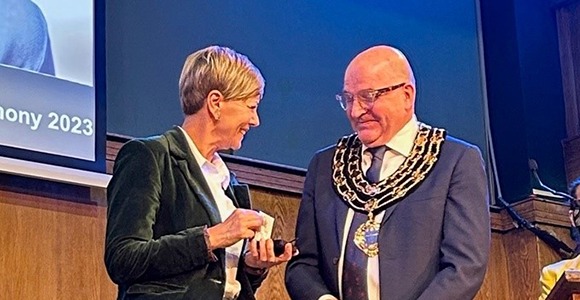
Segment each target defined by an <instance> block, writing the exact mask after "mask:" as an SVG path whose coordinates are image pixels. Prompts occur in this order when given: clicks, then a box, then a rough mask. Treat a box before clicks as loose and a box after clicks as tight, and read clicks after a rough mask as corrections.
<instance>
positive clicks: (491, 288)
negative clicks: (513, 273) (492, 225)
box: [475, 232, 510, 300]
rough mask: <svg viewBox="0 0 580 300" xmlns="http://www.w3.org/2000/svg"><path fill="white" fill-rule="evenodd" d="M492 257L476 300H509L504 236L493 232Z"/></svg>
mask: <svg viewBox="0 0 580 300" xmlns="http://www.w3.org/2000/svg"><path fill="white" fill-rule="evenodd" d="M490 250H491V251H490V252H491V255H490V256H489V264H488V266H487V272H486V274H485V278H484V280H483V285H482V286H481V289H480V290H479V292H478V293H477V295H476V296H475V300H497V299H508V297H509V291H510V284H509V280H508V279H509V273H508V270H507V268H506V266H507V256H508V255H507V253H506V250H505V247H504V243H503V235H502V234H500V233H496V232H493V233H492V235H491V246H490Z"/></svg>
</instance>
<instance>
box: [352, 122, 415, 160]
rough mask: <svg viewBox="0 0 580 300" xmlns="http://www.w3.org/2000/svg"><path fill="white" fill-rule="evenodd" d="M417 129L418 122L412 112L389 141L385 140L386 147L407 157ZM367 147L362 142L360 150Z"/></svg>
mask: <svg viewBox="0 0 580 300" xmlns="http://www.w3.org/2000/svg"><path fill="white" fill-rule="evenodd" d="M418 131H419V123H418V122H417V116H415V115H414V114H413V117H412V118H411V120H409V122H407V124H405V126H403V128H401V130H399V131H398V132H397V133H396V134H395V136H393V138H391V140H390V141H388V142H387V147H388V149H390V150H393V151H396V152H397V153H399V154H400V155H403V156H404V157H409V155H410V154H411V150H413V146H414V144H415V137H416V136H417V132H418ZM366 149H368V147H367V146H365V145H364V144H363V146H362V151H363V153H364V151H365V150H366Z"/></svg>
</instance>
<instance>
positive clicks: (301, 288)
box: [286, 156, 332, 300]
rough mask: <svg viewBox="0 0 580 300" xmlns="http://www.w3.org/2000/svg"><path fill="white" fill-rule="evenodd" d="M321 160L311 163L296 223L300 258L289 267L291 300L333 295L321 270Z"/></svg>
mask: <svg viewBox="0 0 580 300" xmlns="http://www.w3.org/2000/svg"><path fill="white" fill-rule="evenodd" d="M317 157H318V156H315V157H314V158H313V160H312V161H311V162H310V166H309V167H308V172H307V174H306V179H305V182H304V191H303V193H302V201H301V202H300V209H299V211H298V220H297V222H296V238H297V241H296V247H297V248H298V251H299V254H298V255H296V256H294V257H293V258H292V259H291V260H290V262H289V263H288V265H287V267H286V289H287V290H288V294H289V295H290V298H291V299H300V300H310V299H312V300H316V299H318V298H320V297H321V296H322V295H325V294H332V293H331V292H330V291H329V289H328V288H327V287H326V284H325V283H324V280H323V279H322V276H321V275H320V270H319V259H320V257H319V253H318V251H319V248H318V246H317V245H318V240H319V238H318V230H317V229H316V213H315V209H314V201H315V198H316V191H315V182H316V177H317V168H318V166H317V164H318V159H317Z"/></svg>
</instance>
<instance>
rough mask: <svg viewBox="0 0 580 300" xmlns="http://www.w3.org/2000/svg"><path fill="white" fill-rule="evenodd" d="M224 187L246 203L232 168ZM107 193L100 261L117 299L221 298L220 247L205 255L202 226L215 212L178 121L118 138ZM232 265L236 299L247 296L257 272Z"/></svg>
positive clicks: (238, 202) (251, 295) (241, 203)
mask: <svg viewBox="0 0 580 300" xmlns="http://www.w3.org/2000/svg"><path fill="white" fill-rule="evenodd" d="M226 194H227V195H228V196H229V197H230V198H231V199H232V200H233V202H234V204H235V205H236V206H237V207H241V208H250V198H249V190H248V186H247V185H239V184H238V183H237V181H236V180H235V178H234V176H232V182H231V184H230V186H229V188H228V190H227V191H226ZM107 200H108V205H109V206H108V216H107V220H108V222H107V236H106V249H105V264H106V267H107V271H108V273H109V276H110V277H111V279H112V280H113V282H115V283H116V284H118V285H119V295H118V299H123V300H125V299H203V300H213V299H216V300H221V299H222V296H223V293H224V287H225V250H224V249H218V250H215V251H214V253H215V255H217V257H218V260H217V261H212V260H211V259H210V256H209V255H208V252H207V245H206V242H205V238H204V234H203V231H204V228H205V226H208V227H211V226H213V225H215V224H217V223H219V222H221V219H220V215H219V211H218V208H217V205H216V203H215V200H214V199H213V196H212V194H211V191H210V188H209V186H208V185H207V182H206V181H205V179H204V177H203V175H202V172H201V169H200V167H199V166H198V164H197V162H196V161H195V158H194V156H193V154H192V153H191V151H190V150H189V147H188V144H187V140H186V138H185V136H184V135H183V133H182V132H181V131H180V129H178V128H173V129H172V130H169V131H167V132H166V133H165V134H164V135H162V136H156V137H151V138H147V139H139V140H133V141H130V142H128V143H127V144H125V145H124V146H123V148H122V149H121V150H120V151H119V154H118V155H117V160H116V162H115V167H114V171H113V178H112V179H111V182H110V183H109V186H108V188H107ZM239 267H240V268H239V269H238V276H237V279H238V281H239V282H240V283H241V285H242V291H241V293H240V296H239V298H238V299H254V291H255V290H256V289H257V288H258V286H259V284H260V283H261V281H262V280H263V278H256V277H253V276H251V275H249V274H246V273H245V272H244V271H243V270H244V268H243V259H240V266H239Z"/></svg>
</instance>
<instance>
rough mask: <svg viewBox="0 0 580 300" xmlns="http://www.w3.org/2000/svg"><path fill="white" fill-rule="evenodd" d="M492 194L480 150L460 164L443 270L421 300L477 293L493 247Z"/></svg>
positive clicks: (449, 205)
mask: <svg viewBox="0 0 580 300" xmlns="http://www.w3.org/2000/svg"><path fill="white" fill-rule="evenodd" d="M488 199H489V192H488V188H487V181H486V176H485V171H484V167H483V160H482V158H481V154H480V153H479V150H478V149H477V148H475V147H468V148H466V150H465V151H463V153H462V155H461V156H460V158H459V160H458V161H457V163H456V165H455V167H454V170H453V174H452V177H451V182H450V186H449V192H448V195H447V201H446V205H445V216H444V221H443V222H444V224H443V240H442V242H441V250H440V256H441V259H440V271H439V272H438V273H437V274H436V276H435V278H434V279H433V281H432V282H431V283H430V284H429V286H428V287H427V289H425V291H424V292H423V293H422V294H421V296H420V297H419V298H418V300H436V299H445V300H465V299H473V297H475V295H476V294H477V292H478V290H479V288H480V286H481V284H482V282H483V278H484V276H485V273H486V268H487V261H488V256H489V247H490V239H491V238H490V235H491V232H490V223H489V205H488Z"/></svg>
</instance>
